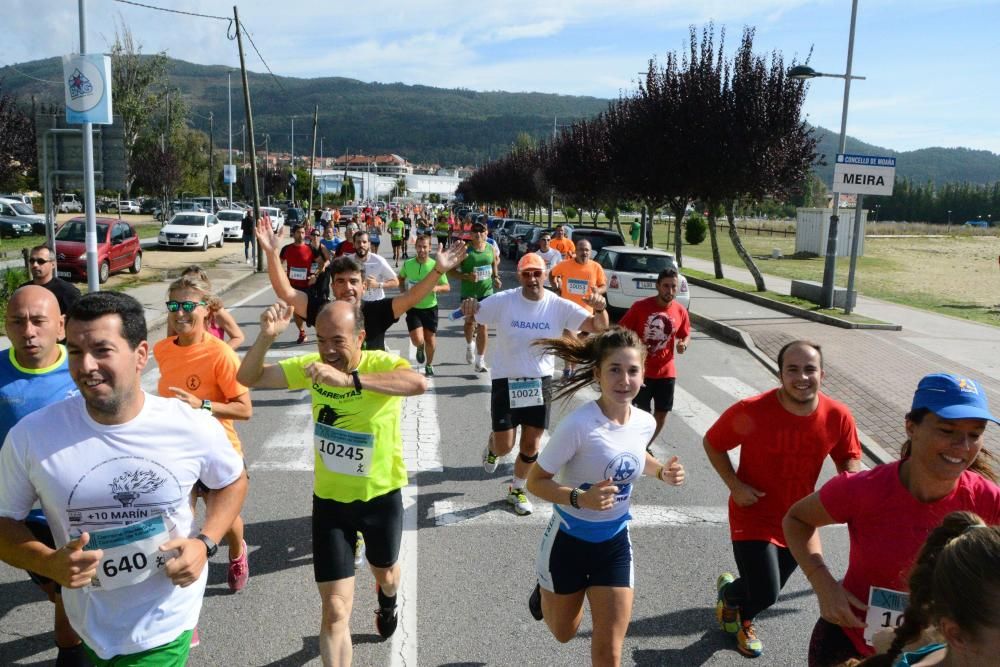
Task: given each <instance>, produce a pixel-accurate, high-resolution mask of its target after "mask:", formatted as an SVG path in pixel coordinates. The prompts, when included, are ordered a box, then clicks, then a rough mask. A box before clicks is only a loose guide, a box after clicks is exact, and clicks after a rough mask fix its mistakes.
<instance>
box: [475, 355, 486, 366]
mask: <svg viewBox="0 0 1000 667" xmlns="http://www.w3.org/2000/svg"><path fill="white" fill-rule="evenodd" d="M476 363H477V364H479V365H480V366H485V365H486V355H485V354H477V355H476Z"/></svg>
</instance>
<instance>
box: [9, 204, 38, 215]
mask: <svg viewBox="0 0 1000 667" xmlns="http://www.w3.org/2000/svg"><path fill="white" fill-rule="evenodd" d="M10 207H11V208H12V209H14V210H15V211H17V212H18V213H20V214H21V215H34V213H35V211H34V209H32V208H31V207H30V206H28V205H27V204H23V203H21V202H14V203H13V204H11V205H10Z"/></svg>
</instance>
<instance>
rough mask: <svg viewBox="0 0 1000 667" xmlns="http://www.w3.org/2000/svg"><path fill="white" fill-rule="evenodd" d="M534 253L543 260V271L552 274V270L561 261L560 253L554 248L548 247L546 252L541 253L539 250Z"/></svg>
mask: <svg viewBox="0 0 1000 667" xmlns="http://www.w3.org/2000/svg"><path fill="white" fill-rule="evenodd" d="M535 253H536V254H537V255H538V256H540V257H541V258H542V259H544V260H545V270H546V271H547V272H549V273H552V269H554V268H556V264H558V263H559V262H561V261H562V258H563V256H562V253H561V252H559V251H558V250H556V249H555V248H552V247H550V248H549V251H548V252H542V251H541V250H536V251H535Z"/></svg>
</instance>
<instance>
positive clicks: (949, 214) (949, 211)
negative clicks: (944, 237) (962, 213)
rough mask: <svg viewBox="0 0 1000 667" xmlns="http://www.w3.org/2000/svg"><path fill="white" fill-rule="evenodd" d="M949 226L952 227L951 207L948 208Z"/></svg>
mask: <svg viewBox="0 0 1000 667" xmlns="http://www.w3.org/2000/svg"><path fill="white" fill-rule="evenodd" d="M948 226H949V227H951V209H950V208H949V209H948Z"/></svg>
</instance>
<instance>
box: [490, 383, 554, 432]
mask: <svg viewBox="0 0 1000 667" xmlns="http://www.w3.org/2000/svg"><path fill="white" fill-rule="evenodd" d="M507 392H508V386H507V378H499V379H496V380H493V388H492V390H491V396H490V416H491V417H492V421H493V432H494V433H499V432H500V431H509V430H511V429H512V428H516V427H517V426H534V427H535V428H548V427H549V405H550V404H551V403H552V378H551V377H543V378H542V400H543V401H544V403H545V404H544V405H533V406H531V407H528V408H511V407H510V394H509V393H507Z"/></svg>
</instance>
